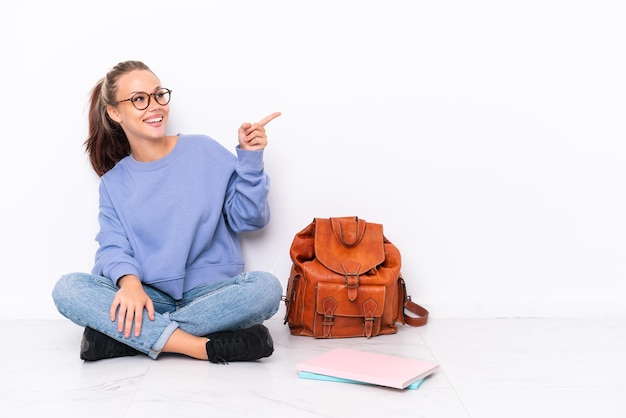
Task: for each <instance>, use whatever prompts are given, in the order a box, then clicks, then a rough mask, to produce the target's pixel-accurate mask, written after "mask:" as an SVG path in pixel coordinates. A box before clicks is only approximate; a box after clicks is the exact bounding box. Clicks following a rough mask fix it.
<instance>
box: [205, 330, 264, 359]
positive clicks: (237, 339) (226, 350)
mask: <svg viewBox="0 0 626 418" xmlns="http://www.w3.org/2000/svg"><path fill="white" fill-rule="evenodd" d="M207 338H208V339H209V341H207V343H206V352H207V355H208V356H209V361H210V362H211V363H222V364H227V363H228V362H229V361H254V360H258V359H260V358H263V357H269V356H270V355H272V353H273V352H274V342H273V340H272V336H271V335H270V332H269V330H268V329H267V328H266V327H265V326H264V325H261V324H257V325H253V326H251V327H250V328H245V329H240V330H237V331H223V332H215V333H213V334H209V335H207Z"/></svg>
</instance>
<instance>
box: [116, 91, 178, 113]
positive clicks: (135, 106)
mask: <svg viewBox="0 0 626 418" xmlns="http://www.w3.org/2000/svg"><path fill="white" fill-rule="evenodd" d="M163 90H165V91H167V96H168V99H167V102H165V103H161V102H159V100H158V99H157V98H156V94H157V93H159V92H161V91H163ZM138 94H145V95H147V96H148V103H147V104H146V107H144V108H142V109H139V108H138V107H137V105H135V102H134V101H133V99H134V98H135V97H136V96H137V95H138ZM151 96H152V97H154V101H155V102H157V103H158V104H160V105H161V106H165V105H167V104H168V103H169V102H170V100H172V90H170V89H168V88H165V87H161V88H159V89H158V90H157V91H154V92H152V93H146V92H145V91H138V92H136V93H134V94H133V95H132V96H131V97H129V98H128V99H124V100H118V101H117V103H115V105H116V106H117V105H118V104H120V103H122V102H130V104H132V105H133V107H134V108H135V109H137V110H146V109H147V108H148V107H149V106H150V100H151Z"/></svg>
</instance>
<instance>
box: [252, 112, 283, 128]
mask: <svg viewBox="0 0 626 418" xmlns="http://www.w3.org/2000/svg"><path fill="white" fill-rule="evenodd" d="M280 115H281V113H280V112H274V113H272V114H271V115H267V116H266V117H264V118H263V119H261V120H260V121H259V122H257V125H261V126H265V125H267V124H268V123H269V122H270V121H271V120H273V119H275V118H277V117H279V116H280Z"/></svg>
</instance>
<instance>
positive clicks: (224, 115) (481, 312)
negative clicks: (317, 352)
mask: <svg viewBox="0 0 626 418" xmlns="http://www.w3.org/2000/svg"><path fill="white" fill-rule="evenodd" d="M14 3H15V5H13V6H12V5H5V6H2V7H3V8H4V9H5V10H3V13H2V16H3V19H2V20H3V25H1V26H2V27H1V29H0V31H1V33H0V35H1V39H2V41H1V42H2V49H3V53H2V57H3V58H2V69H1V71H2V74H1V75H2V81H1V83H2V84H1V86H2V88H1V89H0V91H1V92H2V95H1V97H2V101H1V104H0V106H2V107H1V108H0V109H1V113H2V127H3V133H2V152H1V153H0V155H1V157H0V158H1V160H0V170H1V172H0V186H1V194H2V204H1V205H0V222H1V224H0V227H1V234H2V238H1V240H2V241H1V242H2V250H1V253H2V263H1V268H2V285H1V286H2V287H1V288H2V300H3V308H4V311H3V319H38V318H44V319H47V318H50V319H56V318H59V317H60V315H59V314H58V313H57V312H56V309H55V308H54V305H53V303H52V299H51V296H50V292H51V289H52V287H53V285H54V283H55V281H56V279H57V278H58V277H59V276H60V275H61V274H63V273H66V272H70V271H90V269H91V267H92V263H93V256H94V251H95V249H96V243H95V241H94V236H95V234H96V232H97V210H98V202H97V199H98V195H97V186H98V177H97V176H96V175H95V174H94V172H93V171H92V170H91V167H90V166H89V163H88V158H87V155H86V154H85V153H84V148H83V145H82V144H83V141H84V140H85V138H86V135H87V104H88V103H87V102H88V95H89V91H90V89H91V88H92V86H93V85H94V84H95V83H96V81H97V80H98V79H99V78H101V77H102V76H104V74H105V73H106V72H107V71H108V70H109V69H110V68H111V67H112V66H113V65H114V64H116V63H117V62H119V61H123V60H127V59H137V60H142V61H144V62H145V63H147V64H148V65H149V66H150V67H151V68H152V69H153V70H154V71H155V72H156V74H157V75H158V76H159V78H160V79H161V82H162V83H163V85H164V86H167V87H169V88H171V89H172V90H173V96H172V101H171V114H170V126H169V130H170V133H177V132H183V133H204V134H208V135H210V136H212V137H214V138H215V139H217V140H218V141H220V142H221V143H223V144H224V145H225V146H226V147H228V148H230V149H232V150H233V151H234V147H235V145H236V130H237V127H238V126H239V125H240V124H241V123H242V122H244V121H251V122H252V121H256V120H259V119H261V118H262V117H264V116H265V115H267V114H269V113H271V112H274V111H281V112H282V113H283V115H282V116H281V117H279V118H278V119H275V120H274V121H272V122H271V123H270V124H269V125H268V126H267V130H268V135H269V141H270V143H269V145H268V147H267V149H266V151H265V157H266V158H265V161H266V169H267V171H268V173H269V175H270V176H271V179H272V189H271V193H270V199H271V202H270V203H271V206H272V220H271V222H270V224H269V226H268V227H267V228H266V229H264V230H263V231H262V232H259V233H254V234H250V235H247V236H245V237H244V238H243V239H244V250H245V255H246V259H247V261H248V266H247V267H248V269H263V270H267V271H271V272H273V273H275V274H276V275H277V276H278V277H279V278H281V280H282V281H283V284H286V281H287V277H288V274H289V268H290V265H291V261H290V259H289V246H290V244H291V240H292V238H293V235H294V234H295V233H296V232H298V231H299V230H301V229H302V228H304V227H305V226H306V225H307V224H308V223H309V222H311V221H312V220H313V218H314V217H329V216H351V215H357V216H359V217H361V218H363V219H366V220H367V221H370V222H377V223H382V224H383V225H384V228H385V235H386V236H387V237H388V238H389V239H390V240H391V241H392V242H394V243H395V244H396V245H397V246H398V248H399V249H400V251H401V253H402V256H403V268H402V270H403V273H404V276H405V278H406V280H407V284H408V290H409V293H410V294H411V295H412V296H413V299H414V300H415V301H416V302H418V303H420V304H422V305H424V306H425V307H427V308H428V309H429V310H430V311H431V315H432V316H433V317H439V318H445V317H508V316H521V317H539V316H550V317H561V316H580V317H587V316H594V317H598V316H600V317H604V316H623V315H625V314H626V303H624V297H625V296H626V240H625V238H624V237H625V234H626V196H625V190H626V189H625V187H624V179H626V142H625V133H626V129H625V127H624V115H625V114H626V77H625V76H626V30H625V24H626V7H625V6H624V4H625V3H624V2H621V1H617V0H616V1H608V0H587V1H570V0H537V1H534V0H530V1H529V0H526V1H496V0H493V1H488V0H476V1H461V0H458V1H453V0H443V1H339V0H335V1H327V0H322V1H320V0H318V1H308V2H305V1H288V0H263V1H252V0H248V1H202V2H199V1H185V0H178V1H119V0H111V1H107V2H86V1H85V2H79V1H75V2H72V1H64V0H60V1H54V2H50V1H44V0H35V1H21V2H19V5H17V3H18V2H14Z"/></svg>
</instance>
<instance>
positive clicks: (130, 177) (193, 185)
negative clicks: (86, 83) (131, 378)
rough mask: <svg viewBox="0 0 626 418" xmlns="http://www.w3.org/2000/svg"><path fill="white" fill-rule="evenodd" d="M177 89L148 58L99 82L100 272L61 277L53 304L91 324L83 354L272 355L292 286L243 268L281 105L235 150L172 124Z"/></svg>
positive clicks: (248, 128) (92, 118)
mask: <svg viewBox="0 0 626 418" xmlns="http://www.w3.org/2000/svg"><path fill="white" fill-rule="evenodd" d="M171 94H172V92H171V90H169V89H168V88H166V87H165V86H162V85H161V82H160V81H159V79H158V78H157V76H156V75H155V74H154V73H153V72H152V71H151V70H150V69H149V68H148V67H147V66H146V65H145V64H144V63H142V62H139V61H126V62H121V63H119V64H117V65H116V66H115V67H113V68H112V69H111V70H110V71H109V72H108V74H106V76H105V77H104V78H102V79H101V80H100V81H98V83H97V84H96V85H95V87H94V88H93V91H92V93H91V101H90V110H89V136H88V138H87V140H86V141H85V147H86V150H87V152H88V154H89V158H90V161H91V164H92V166H93V168H94V170H95V171H96V173H97V174H98V175H99V176H100V178H101V179H100V187H99V193H100V198H99V199H100V212H99V215H98V220H99V225H100V230H99V232H98V234H97V236H96V240H97V242H98V243H99V247H98V250H97V251H96V257H95V265H94V267H93V270H92V271H91V274H88V273H71V274H67V275H64V276H62V277H61V278H60V279H59V280H58V282H57V283H56V285H55V287H54V289H53V292H52V297H53V299H54V303H55V305H56V307H57V309H58V310H59V312H60V313H61V314H62V315H64V316H65V317H67V318H68V319H70V320H71V321H73V322H74V323H76V324H78V325H80V326H82V327H85V331H84V333H83V338H82V342H81V352H80V357H81V359H83V360H91V361H93V360H100V359H104V358H111V357H120V356H128V355H135V354H139V353H144V354H147V355H148V356H149V357H151V358H153V359H156V358H157V357H158V356H159V354H160V353H179V354H184V355H187V356H189V357H192V358H196V359H200V360H209V361H211V362H213V363H227V362H231V361H252V360H257V359H260V358H263V357H268V356H270V355H271V354H272V353H273V351H274V347H273V342H272V337H271V335H270V333H269V331H268V329H267V328H266V327H265V326H264V325H262V323H263V321H265V320H266V319H269V318H271V317H272V316H273V315H274V314H275V313H276V312H277V311H278V307H279V304H280V299H281V295H282V286H281V284H280V282H279V281H278V279H277V278H276V277H275V276H274V275H272V274H270V273H267V272H262V271H255V272H246V271H244V261H243V257H242V252H241V247H240V243H239V239H238V234H239V233H240V232H244V231H253V230H258V229H260V228H263V227H264V226H265V225H266V224H267V223H268V222H269V218H270V210H269V206H268V202H267V195H268V191H269V178H268V176H267V174H266V173H265V171H264V166H263V150H264V148H265V146H266V145H267V136H266V134H265V125H266V124H267V123H268V122H269V121H271V120H272V119H274V118H276V117H278V116H280V113H273V114H271V115H269V116H267V117H266V118H264V119H263V120H261V121H260V122H258V123H252V124H251V123H243V124H242V125H241V126H240V127H239V130H238V139H239V144H238V146H237V147H236V155H235V154H234V153H232V152H230V151H228V150H227V149H226V148H224V147H223V146H221V145H220V144H219V143H217V142H216V141H215V140H213V139H211V138H210V137H208V136H205V135H184V134H179V135H167V134H166V127H167V121H168V114H169V102H170V97H171Z"/></svg>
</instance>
